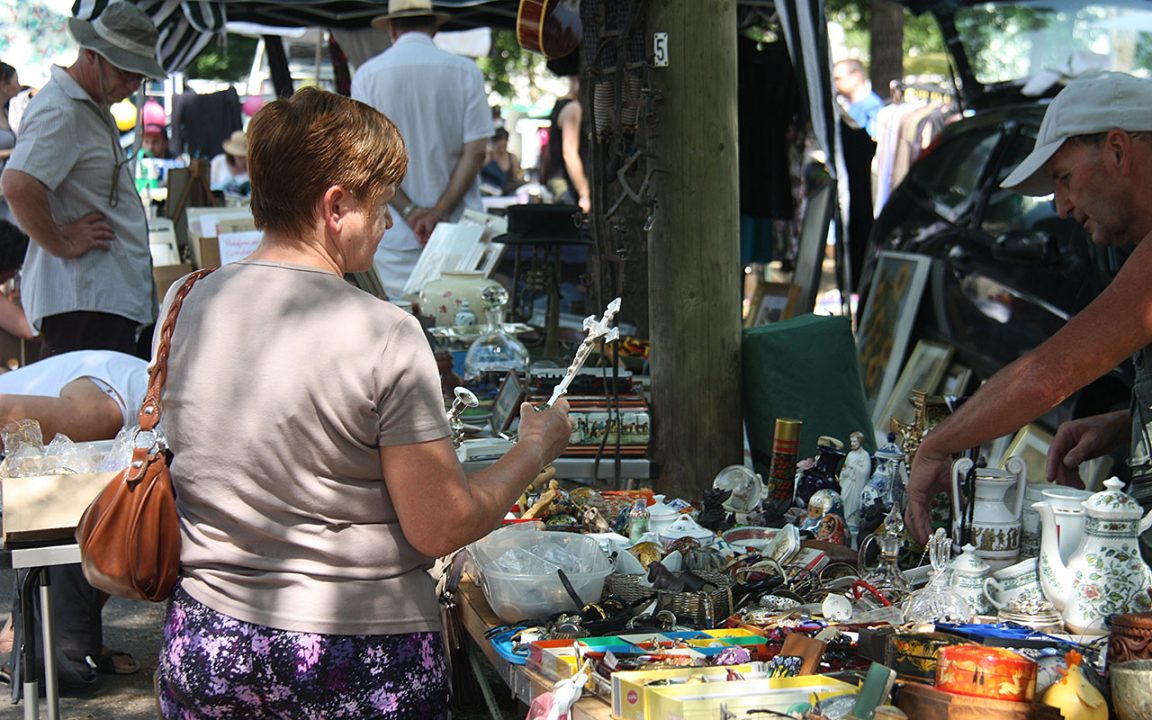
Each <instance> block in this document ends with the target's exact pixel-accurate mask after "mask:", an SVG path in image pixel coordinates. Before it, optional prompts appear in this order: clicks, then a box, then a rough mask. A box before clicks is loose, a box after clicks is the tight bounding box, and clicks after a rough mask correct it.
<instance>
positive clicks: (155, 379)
mask: <svg viewBox="0 0 1152 720" xmlns="http://www.w3.org/2000/svg"><path fill="white" fill-rule="evenodd" d="M210 272H212V269H211V268H206V269H204V270H197V271H196V272H194V273H192V274H191V275H189V276H188V277H187V278H186V279H185V280H184V283H183V284H182V285H181V286H180V289H179V290H177V291H176V295H175V296H173V298H172V304H171V305H169V306H168V314H167V315H165V316H164V324H163V325H161V327H160V346H159V347H158V348H157V349H156V358H155V362H153V363H152V367H151V368H150V369H149V371H148V391H147V392H146V393H145V395H144V402H142V403H141V404H140V416H139V425H140V429H139V431H138V432H137V434H136V438H137V439H136V443H135V449H134V450H133V451H132V462H131V463H130V464H129V466H128V473H127V479H128V480H129V481H134V480H139V479H140V478H141V477H143V475H144V470H145V469H146V468H147V466H148V463H147V459H148V457H149V456H151V455H153V454H155V453H157V452H160V451H161V450H163V447H161V445H162V443H161V441H160V437H159V434H158V433H157V432H156V426H157V425H158V424H159V423H160V395H161V393H163V392H164V382H165V381H166V380H167V379H168V352H169V350H171V349H172V333H173V332H174V331H175V329H176V317H177V316H178V315H179V314H180V308H181V306H183V305H184V299H185V298H186V297H188V293H189V292H191V290H192V286H193V285H195V284H196V281H197V280H200V279H201V278H203V277H204V276H205V275H207V274H208V273H210ZM142 438H145V439H150V440H151V442H141V439H142Z"/></svg>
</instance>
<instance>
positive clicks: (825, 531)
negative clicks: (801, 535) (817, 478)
mask: <svg viewBox="0 0 1152 720" xmlns="http://www.w3.org/2000/svg"><path fill="white" fill-rule="evenodd" d="M800 531H801V532H807V533H810V534H811V535H812V537H813V538H814V539H816V540H821V541H823V542H830V543H835V544H837V545H847V544H848V533H847V528H846V526H845V524H844V503H843V501H842V500H841V499H840V494H839V493H837V492H836V491H835V490H817V491H816V492H814V493H812V497H811V498H809V499H808V515H807V516H806V517H805V518H804V519H803V520H802V521H801V523H800Z"/></svg>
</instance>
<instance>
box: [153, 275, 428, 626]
mask: <svg viewBox="0 0 1152 720" xmlns="http://www.w3.org/2000/svg"><path fill="white" fill-rule="evenodd" d="M178 286H179V283H178V284H177V285H175V286H173V287H174V289H175V288H176V287H178ZM165 306H167V303H165ZM164 312H165V313H166V312H167V310H166V307H165V311H164ZM161 317H162V318H163V317H164V315H162V316H161ZM157 334H159V332H158V333H157ZM162 422H163V426H164V429H165V433H166V434H167V438H168V442H169V445H170V446H171V448H172V451H173V453H174V455H175V458H174V461H173V464H172V479H173V482H174V484H175V488H176V495H177V503H178V507H179V511H180V517H181V525H182V531H183V547H182V548H181V553H180V560H181V564H182V570H181V575H182V578H183V587H184V589H185V590H187V591H188V593H189V594H190V595H192V597H194V598H196V599H197V600H199V601H200V602H202V603H204V604H205V605H207V606H208V607H210V608H212V609H214V610H216V611H218V612H221V613H224V614H226V615H229V616H232V617H235V618H238V619H240V620H245V621H248V622H252V623H258V624H260V625H265V626H269V627H274V628H280V629H284V630H294V631H301V632H316V633H325V634H393V633H409V632H419V631H428V630H438V629H439V615H438V608H437V601H436V598H435V593H434V589H433V586H432V581H431V580H430V578H429V576H428V574H427V573H426V572H425V570H426V568H428V567H429V566H430V564H431V559H430V558H428V557H426V556H424V555H421V554H420V553H419V552H417V551H416V550H414V549H413V548H412V547H411V546H410V545H409V544H408V541H407V540H406V539H405V538H404V534H403V533H402V532H401V529H400V524H399V522H398V520H397V518H396V513H395V511H394V510H393V508H392V504H391V501H390V499H389V496H388V489H387V487H386V485H385V483H384V478H383V474H382V472H381V469H380V454H379V448H380V446H382V445H402V444H410V443H419V442H425V441H429V440H435V439H438V438H442V437H445V436H447V435H448V434H449V427H448V422H447V418H446V416H445V413H444V405H443V400H442V399H441V395H440V383H439V379H438V374H437V369H436V363H435V361H434V359H433V357H432V351H431V349H430V348H429V347H428V343H427V342H426V340H425V339H424V336H423V333H422V331H421V329H420V327H419V324H418V323H417V322H416V320H415V318H413V317H412V316H410V315H407V314H405V313H404V312H403V311H401V310H398V309H397V308H395V307H393V306H392V305H389V304H388V303H385V302H381V301H380V300H378V299H377V298H374V297H372V296H371V295H368V294H367V293H364V292H361V291H360V290H357V289H356V288H354V287H352V286H351V285H349V284H348V283H346V282H345V281H344V280H343V279H341V278H339V277H336V276H334V275H331V274H329V273H325V272H322V271H319V270H315V269H311V268H305V267H299V266H294V265H284V264H277V263H269V262H244V263H236V264H233V265H227V266H225V267H223V268H221V269H219V270H217V271H215V272H214V273H212V274H211V275H209V276H208V277H206V278H204V279H202V280H200V281H199V282H198V283H197V284H196V286H195V287H194V288H193V290H192V292H191V293H190V294H189V296H188V298H187V300H186V301H185V303H184V306H183V309H182V310H181V312H180V315H179V319H178V320H177V323H176V330H175V333H174V335H173V342H172V351H171V355H170V357H169V373H168V381H167V386H166V387H165V389H164V394H163V416H162Z"/></svg>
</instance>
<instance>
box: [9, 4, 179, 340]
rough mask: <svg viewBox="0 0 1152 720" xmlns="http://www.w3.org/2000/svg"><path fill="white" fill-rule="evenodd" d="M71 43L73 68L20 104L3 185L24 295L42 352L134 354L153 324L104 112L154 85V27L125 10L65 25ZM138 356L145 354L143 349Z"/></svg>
mask: <svg viewBox="0 0 1152 720" xmlns="http://www.w3.org/2000/svg"><path fill="white" fill-rule="evenodd" d="M68 30H69V31H70V32H71V33H72V36H73V37H74V38H75V39H76V42H77V43H78V44H79V45H80V51H79V55H78V56H77V58H76V62H74V63H73V64H72V65H71V66H69V67H67V68H64V67H53V68H52V78H51V80H50V81H49V82H48V84H47V85H45V86H44V88H43V89H42V90H41V91H40V92H39V93H38V94H37V95H36V97H35V98H34V99H33V100H32V102H31V104H30V105H29V106H28V109H27V111H26V112H25V114H24V118H23V120H22V122H21V131H20V137H19V141H18V142H17V144H16V148H15V149H14V151H13V153H12V157H11V159H10V160H9V162H8V166H7V168H6V169H5V171H4V175H3V179H2V187H3V191H4V195H5V197H7V198H8V202H9V204H10V205H11V207H12V211H13V214H14V215H15V217H16V219H17V221H18V222H19V224H20V225H21V227H22V228H23V229H24V231H25V232H26V233H28V235H29V236H30V237H31V238H32V240H33V243H32V244H31V245H30V246H29V248H28V258H27V261H26V262H25V264H24V285H23V287H22V292H21V296H22V298H23V300H24V303H25V309H26V311H27V313H28V319H29V320H30V321H31V322H32V324H33V326H34V327H36V328H37V329H38V330H39V331H40V333H41V336H42V337H43V340H44V346H43V352H44V354H45V355H54V354H58V353H63V352H69V351H72V350H86V349H101V350H118V351H120V352H124V353H128V354H136V352H137V335H138V333H139V329H140V328H141V327H146V326H149V325H151V324H152V323H153V322H154V321H155V318H156V296H155V290H154V289H153V284H152V258H151V254H150V252H149V249H148V225H147V219H146V216H145V212H144V206H143V204H142V203H141V201H140V197H139V195H137V193H136V188H135V183H134V179H133V173H132V168H131V167H130V166H129V165H128V163H127V158H126V156H125V153H124V151H123V149H122V148H121V147H120V140H119V133H118V132H117V130H116V127H115V124H114V121H113V119H112V116H111V114H110V113H109V110H108V108H109V106H111V105H112V104H113V103H116V102H118V101H120V100H123V99H124V98H126V97H128V96H130V95H132V94H133V93H135V92H136V91H137V90H138V89H139V88H140V83H141V82H142V81H143V80H144V78H146V77H151V78H163V77H164V75H165V73H164V70H163V69H162V68H161V67H160V65H159V64H157V62H156V38H157V31H156V26H155V25H153V23H152V21H151V20H149V18H148V16H147V15H145V14H144V13H143V12H142V11H141V10H139V9H138V8H136V7H135V6H134V5H132V4H130V3H127V2H113V3H110V4H109V5H108V6H107V8H105V10H104V12H103V13H102V14H101V15H100V16H99V17H97V18H95V19H94V20H91V21H89V20H81V19H79V18H69V20H68ZM140 347H143V348H147V347H149V343H148V342H146V341H145V342H142V343H140Z"/></svg>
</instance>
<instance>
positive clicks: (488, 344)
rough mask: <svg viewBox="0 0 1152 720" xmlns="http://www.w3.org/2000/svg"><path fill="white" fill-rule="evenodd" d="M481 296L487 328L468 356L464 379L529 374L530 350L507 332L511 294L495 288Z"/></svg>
mask: <svg viewBox="0 0 1152 720" xmlns="http://www.w3.org/2000/svg"><path fill="white" fill-rule="evenodd" d="M480 296H481V298H482V299H483V301H484V307H485V317H486V318H487V325H486V326H485V328H484V330H483V331H482V332H481V333H480V337H478V338H476V339H475V340H474V341H473V342H472V344H471V345H470V346H469V347H468V354H467V355H465V356H464V379H465V380H467V381H475V380H479V379H480V378H481V377H482V376H484V375H486V374H488V373H494V374H504V373H506V372H508V371H509V370H515V371H517V372H522V373H523V372H527V371H528V348H526V347H524V343H522V342H520V341H519V340H517V339H516V338H515V337H513V336H512V335H510V334H509V333H507V332H505V330H504V306H505V305H506V304H507V303H508V291H507V290H505V289H504V288H503V287H500V286H492V287H487V288H484V290H483V291H482V292H481V293H480Z"/></svg>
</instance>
